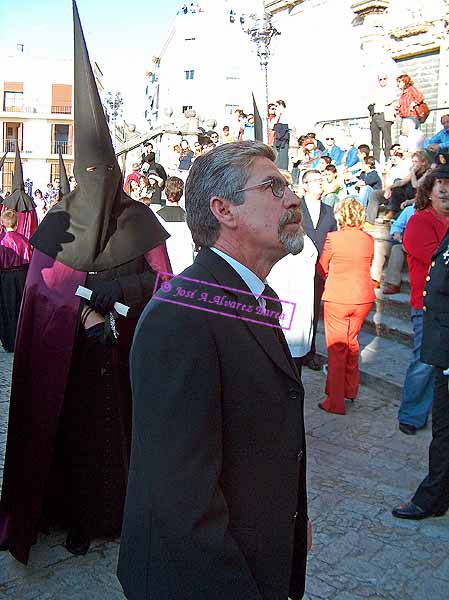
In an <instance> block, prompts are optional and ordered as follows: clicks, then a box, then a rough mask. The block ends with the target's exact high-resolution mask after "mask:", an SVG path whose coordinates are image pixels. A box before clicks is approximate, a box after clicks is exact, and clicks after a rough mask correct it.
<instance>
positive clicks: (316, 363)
mask: <svg viewBox="0 0 449 600" xmlns="http://www.w3.org/2000/svg"><path fill="white" fill-rule="evenodd" d="M303 365H304V366H306V367H309V369H312V371H320V370H321V361H320V360H319V358H318V357H317V356H310V357H308V358H304V360H303Z"/></svg>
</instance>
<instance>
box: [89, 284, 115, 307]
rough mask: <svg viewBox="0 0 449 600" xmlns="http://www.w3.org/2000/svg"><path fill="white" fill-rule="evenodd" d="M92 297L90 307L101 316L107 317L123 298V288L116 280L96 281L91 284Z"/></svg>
mask: <svg viewBox="0 0 449 600" xmlns="http://www.w3.org/2000/svg"><path fill="white" fill-rule="evenodd" d="M90 288H91V290H92V296H91V297H90V300H89V305H90V306H91V307H92V308H93V309H94V310H95V311H97V312H98V313H100V314H101V315H106V314H107V313H108V312H110V311H111V310H112V309H113V308H114V304H115V303H116V302H118V301H120V300H121V298H122V288H121V287H120V284H119V282H118V281H117V280H116V279H113V280H111V281H95V282H92V283H91V284H90Z"/></svg>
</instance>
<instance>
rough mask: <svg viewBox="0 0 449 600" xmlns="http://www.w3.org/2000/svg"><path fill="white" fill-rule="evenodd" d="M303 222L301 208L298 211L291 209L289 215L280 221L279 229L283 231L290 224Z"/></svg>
mask: <svg viewBox="0 0 449 600" xmlns="http://www.w3.org/2000/svg"><path fill="white" fill-rule="evenodd" d="M301 221H302V213H301V210H300V209H299V208H298V209H295V208H291V209H290V210H288V211H287V213H286V214H285V215H284V216H283V217H282V219H281V220H280V221H279V227H280V228H281V229H282V228H283V227H285V225H288V224H289V223H301Z"/></svg>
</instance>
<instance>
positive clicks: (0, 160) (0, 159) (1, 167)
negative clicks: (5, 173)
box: [0, 152, 8, 172]
mask: <svg viewBox="0 0 449 600" xmlns="http://www.w3.org/2000/svg"><path fill="white" fill-rule="evenodd" d="M7 156H8V153H7V152H5V154H4V155H3V156H2V158H0V172H1V170H2V169H3V164H4V162H5V160H6V157H7Z"/></svg>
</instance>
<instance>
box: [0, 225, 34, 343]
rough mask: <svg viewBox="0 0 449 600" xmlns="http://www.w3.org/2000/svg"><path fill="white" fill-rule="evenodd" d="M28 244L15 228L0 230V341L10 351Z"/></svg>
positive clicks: (28, 248)
mask: <svg viewBox="0 0 449 600" xmlns="http://www.w3.org/2000/svg"><path fill="white" fill-rule="evenodd" d="M30 258H31V246H30V243H29V241H28V240H27V239H26V237H25V236H23V235H21V234H20V233H17V231H4V232H3V233H0V342H1V343H2V345H3V348H4V350H5V351H6V352H13V350H14V341H15V339H16V330H17V321H18V319H19V311H20V304H21V302H22V295H23V290H24V287H25V279H26V274H27V271H28V265H29V263H30Z"/></svg>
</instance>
